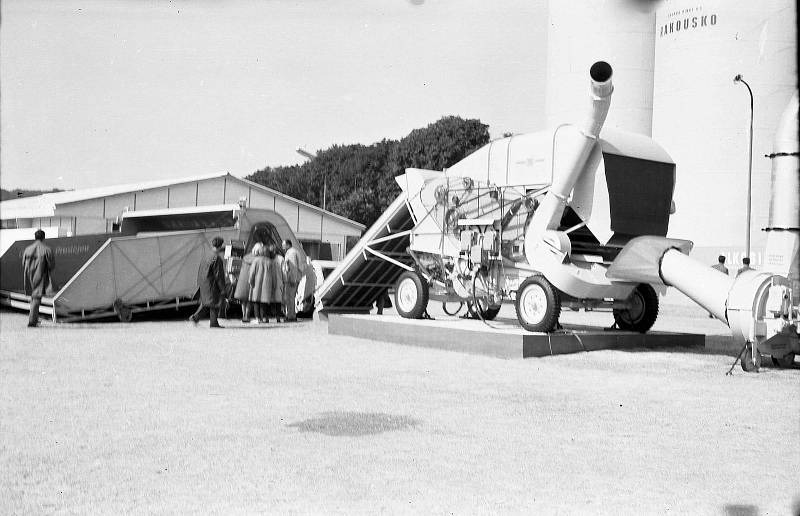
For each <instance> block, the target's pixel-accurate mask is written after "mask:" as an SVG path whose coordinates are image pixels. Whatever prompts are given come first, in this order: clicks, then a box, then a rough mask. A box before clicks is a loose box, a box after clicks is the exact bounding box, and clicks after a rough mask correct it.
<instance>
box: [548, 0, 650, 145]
mask: <svg viewBox="0 0 800 516" xmlns="http://www.w3.org/2000/svg"><path fill="white" fill-rule="evenodd" d="M648 4H649V3H647V2H632V1H630V0H607V1H602V2H601V1H598V0H570V1H564V0H550V1H549V3H548V10H547V13H548V22H549V23H548V25H547V26H548V31H547V76H546V118H547V127H555V126H557V125H559V124H562V123H578V122H580V121H581V120H583V118H584V117H585V116H586V112H587V109H588V108H587V106H588V103H589V101H588V98H587V94H588V87H589V86H588V85H589V68H590V67H591V65H592V63H594V62H596V61H606V62H608V63H609V64H610V65H611V66H612V67H613V69H614V77H613V82H614V97H613V99H612V102H611V110H610V111H609V113H608V118H607V120H606V125H607V126H609V127H616V128H618V129H623V130H626V131H632V132H637V133H642V134H646V135H648V136H650V131H651V126H652V109H653V55H654V44H655V42H654V39H653V31H654V29H655V15H654V13H653V10H652V8H650V7H649V5H648Z"/></svg>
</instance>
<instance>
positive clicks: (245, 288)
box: [190, 237, 306, 328]
mask: <svg viewBox="0 0 800 516" xmlns="http://www.w3.org/2000/svg"><path fill="white" fill-rule="evenodd" d="M211 246H212V248H213V253H212V254H211V255H210V256H208V257H207V258H206V259H204V260H203V261H202V262H201V263H200V267H199V269H198V276H197V282H198V286H199V287H200V306H199V307H198V309H197V311H196V312H195V313H194V314H193V315H192V316H191V318H190V319H191V321H192V322H193V323H195V324H197V323H198V322H199V321H200V319H201V318H202V317H203V316H204V315H205V313H206V312H208V313H209V319H210V326H211V328H222V326H221V325H220V324H219V320H218V318H219V311H220V306H221V305H222V303H223V302H224V299H225V292H226V290H227V289H226V281H225V265H224V258H223V250H224V241H223V240H222V238H220V237H215V238H214V239H213V240H212V241H211ZM281 247H282V249H283V254H281V253H280V252H278V249H277V248H276V247H275V245H274V244H269V245H264V244H262V243H261V242H257V243H256V244H255V245H253V248H252V250H251V251H250V252H249V253H248V254H247V255H245V256H244V257H243V258H242V267H241V270H240V272H239V277H238V278H237V280H236V285H235V289H234V291H233V298H234V299H236V300H238V301H239V302H240V303H241V305H242V322H243V323H245V324H247V323H250V322H251V317H252V318H253V319H252V320H254V321H255V322H258V323H267V322H268V321H269V319H270V318H273V317H274V318H275V321H276V322H280V321H281V320H282V319H283V320H284V321H285V322H295V321H297V313H296V308H295V297H296V296H297V287H298V285H299V284H300V280H301V279H302V278H303V275H304V273H305V267H306V263H305V261H304V260H303V258H302V256H301V255H300V253H299V252H298V251H297V250H296V249H295V248H294V247H293V245H292V241H291V240H284V241H283V242H282V243H281Z"/></svg>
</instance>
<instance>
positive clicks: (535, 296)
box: [520, 285, 547, 324]
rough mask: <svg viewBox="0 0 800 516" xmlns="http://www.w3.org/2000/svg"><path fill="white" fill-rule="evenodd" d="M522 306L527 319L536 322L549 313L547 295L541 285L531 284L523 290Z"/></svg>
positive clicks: (532, 322)
mask: <svg viewBox="0 0 800 516" xmlns="http://www.w3.org/2000/svg"><path fill="white" fill-rule="evenodd" d="M520 307H521V308H522V311H523V313H524V315H525V319H526V320H527V321H528V322H529V323H531V324H536V323H538V322H541V321H542V320H543V319H544V317H545V315H546V314H547V295H546V294H545V292H544V289H542V287H540V286H539V285H531V286H530V287H528V288H526V289H525V290H524V291H523V292H522V299H520Z"/></svg>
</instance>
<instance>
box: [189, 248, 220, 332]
mask: <svg viewBox="0 0 800 516" xmlns="http://www.w3.org/2000/svg"><path fill="white" fill-rule="evenodd" d="M224 243H225V241H224V240H222V238H221V237H214V239H213V240H212V241H211V247H212V249H213V252H212V253H211V254H210V255H209V256H207V257H205V258H204V259H203V261H202V262H200V267H199V268H198V269H197V286H198V287H200V306H198V307H197V311H196V312H195V313H194V315H192V316H191V317H190V318H189V319H190V320H191V321H192V322H193V323H194V324H197V323H198V322H200V319H201V318H202V317H203V316H204V315H205V313H206V311H208V312H209V319H210V320H211V324H210V327H211V328H222V326H220V325H219V322H218V321H217V317H218V316H219V309H220V305H221V304H222V300H223V297H224V295H225V264H224V263H223V262H224V259H223V257H222V252H223V250H224V247H223V244H224Z"/></svg>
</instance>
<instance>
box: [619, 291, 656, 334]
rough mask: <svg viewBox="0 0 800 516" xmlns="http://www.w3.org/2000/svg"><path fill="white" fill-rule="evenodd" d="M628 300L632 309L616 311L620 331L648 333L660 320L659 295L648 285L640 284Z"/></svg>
mask: <svg viewBox="0 0 800 516" xmlns="http://www.w3.org/2000/svg"><path fill="white" fill-rule="evenodd" d="M628 300H629V301H630V303H631V306H630V308H626V309H624V310H622V309H617V310H614V321H615V322H616V323H617V327H618V328H619V329H620V330H625V331H638V332H639V333H647V330H649V329H650V328H652V327H653V325H654V324H655V322H656V319H657V318H658V293H656V291H655V289H654V288H653V287H652V286H651V285H648V284H647V283H640V284H639V285H637V286H636V288H635V289H634V291H633V292H632V293H631V295H630V297H629V298H628Z"/></svg>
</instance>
